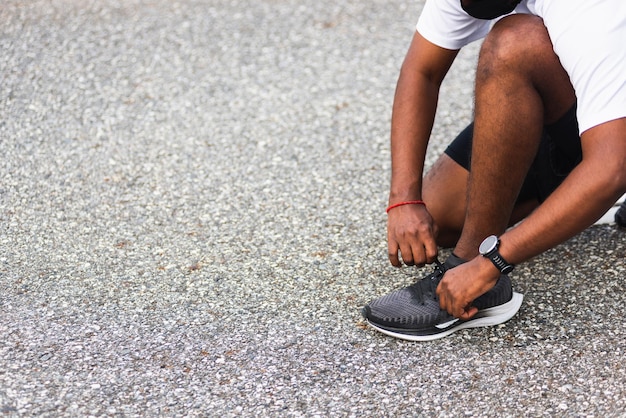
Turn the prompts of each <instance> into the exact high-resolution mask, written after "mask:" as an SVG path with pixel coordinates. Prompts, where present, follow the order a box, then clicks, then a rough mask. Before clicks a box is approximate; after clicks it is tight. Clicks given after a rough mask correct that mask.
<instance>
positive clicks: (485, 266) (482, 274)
mask: <svg viewBox="0 0 626 418" xmlns="http://www.w3.org/2000/svg"><path fill="white" fill-rule="evenodd" d="M499 277H500V272H499V271H498V269H497V268H496V267H495V266H494V265H493V264H492V263H491V261H489V260H488V259H486V258H484V257H482V256H478V257H476V258H474V259H473V260H471V261H469V262H467V263H464V264H461V265H460V266H458V267H455V268H453V269H450V270H448V271H447V272H446V273H445V274H444V276H443V278H442V279H441V281H440V282H439V286H437V296H438V297H439V305H440V306H441V309H444V310H446V311H447V312H448V313H449V314H450V315H452V316H454V317H455V318H459V319H462V320H464V321H466V320H468V319H470V318H471V317H473V316H474V315H476V312H478V308H476V307H474V306H472V302H474V300H475V299H476V298H478V297H479V296H482V295H484V294H485V293H487V292H488V291H489V290H490V289H491V288H492V287H494V286H495V285H496V283H497V281H498V278H499Z"/></svg>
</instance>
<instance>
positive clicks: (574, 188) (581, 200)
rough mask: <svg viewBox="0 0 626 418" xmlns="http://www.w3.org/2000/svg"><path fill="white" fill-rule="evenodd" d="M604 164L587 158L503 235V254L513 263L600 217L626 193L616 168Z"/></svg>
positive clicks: (570, 234) (579, 230)
mask: <svg viewBox="0 0 626 418" xmlns="http://www.w3.org/2000/svg"><path fill="white" fill-rule="evenodd" d="M602 163H603V161H602V160H600V159H596V161H594V162H592V161H585V160H583V162H581V163H580V165H579V166H578V167H576V169H574V171H572V173H571V174H570V175H569V176H568V177H567V178H566V179H565V181H564V182H563V183H562V184H561V186H559V187H558V188H557V189H556V190H555V191H554V192H553V193H552V195H550V197H549V198H548V199H547V200H546V201H545V202H544V203H543V204H542V205H541V206H539V207H538V208H537V209H536V210H535V211H534V212H533V213H532V214H531V215H530V216H529V217H528V218H527V219H526V220H524V221H523V222H522V223H521V224H519V225H518V226H517V227H515V228H512V229H511V230H509V231H508V232H506V233H505V234H503V235H502V237H501V238H502V243H501V247H500V253H501V254H502V256H503V257H504V258H505V259H506V260H507V261H508V262H510V263H513V264H517V263H520V262H523V261H526V260H528V259H530V258H532V257H534V256H537V255H539V254H541V253H542V252H544V251H546V250H548V249H550V248H553V247H555V246H557V245H559V244H560V243H562V242H564V241H565V240H567V239H569V238H571V237H573V236H574V235H576V234H578V233H579V232H581V231H583V230H584V229H586V228H587V227H589V226H590V225H592V224H593V222H595V221H596V220H597V219H599V218H600V217H601V216H602V215H603V214H604V213H605V212H606V211H607V210H608V209H609V208H610V207H611V206H612V205H613V204H614V203H615V201H616V200H617V199H618V198H619V197H620V196H621V195H622V194H623V193H624V192H625V189H624V185H623V181H622V180H621V179H618V178H616V176H615V174H614V173H615V170H611V169H610V168H608V167H606V166H605V165H603V164H602ZM611 173H613V174H611Z"/></svg>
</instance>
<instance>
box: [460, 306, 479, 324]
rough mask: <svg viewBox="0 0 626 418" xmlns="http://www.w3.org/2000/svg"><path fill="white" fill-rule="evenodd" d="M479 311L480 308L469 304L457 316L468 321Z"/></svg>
mask: <svg viewBox="0 0 626 418" xmlns="http://www.w3.org/2000/svg"><path fill="white" fill-rule="evenodd" d="M477 313H478V308H477V307H475V306H469V307H466V308H465V309H463V312H462V313H461V314H460V315H459V316H458V317H457V318H459V319H460V320H462V321H467V320H468V319H471V318H472V317H473V316H474V315H476V314H477Z"/></svg>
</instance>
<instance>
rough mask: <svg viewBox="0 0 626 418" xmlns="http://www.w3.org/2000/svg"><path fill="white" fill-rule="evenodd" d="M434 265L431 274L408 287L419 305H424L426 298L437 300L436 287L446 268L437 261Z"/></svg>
mask: <svg viewBox="0 0 626 418" xmlns="http://www.w3.org/2000/svg"><path fill="white" fill-rule="evenodd" d="M435 264H436V266H435V270H434V271H433V272H432V273H431V274H429V275H428V276H426V277H424V278H423V279H422V280H420V281H418V282H416V283H414V284H412V285H411V286H409V290H410V291H411V292H412V293H413V297H415V299H417V301H418V302H419V303H420V304H421V305H423V304H424V302H425V301H426V298H429V299H431V298H432V299H434V300H437V285H438V284H439V281H440V280H441V278H442V277H443V274H444V273H445V272H446V268H445V267H444V265H443V264H441V263H440V262H439V260H435Z"/></svg>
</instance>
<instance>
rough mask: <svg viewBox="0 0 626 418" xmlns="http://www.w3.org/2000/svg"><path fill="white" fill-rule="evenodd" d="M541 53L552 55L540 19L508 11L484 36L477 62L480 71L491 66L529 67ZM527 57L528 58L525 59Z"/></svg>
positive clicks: (548, 40)
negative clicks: (508, 13)
mask: <svg viewBox="0 0 626 418" xmlns="http://www.w3.org/2000/svg"><path fill="white" fill-rule="evenodd" d="M541 54H549V55H551V56H553V55H554V52H553V49H552V43H551V41H550V37H549V35H548V32H547V30H546V28H545V26H544V25H543V20H542V19H541V18H539V17H537V16H532V15H524V14H517V15H510V16H507V17H505V18H503V19H501V20H500V21H498V22H497V23H496V24H495V25H494V27H493V28H492V30H491V32H490V33H489V34H488V35H487V37H486V38H485V41H484V42H483V45H482V47H481V51H480V58H479V65H480V66H481V67H482V70H483V71H491V70H493V69H494V68H510V69H517V70H521V69H523V68H532V67H530V66H529V64H531V63H532V61H535V60H539V59H541ZM529 61H530V62H529Z"/></svg>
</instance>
